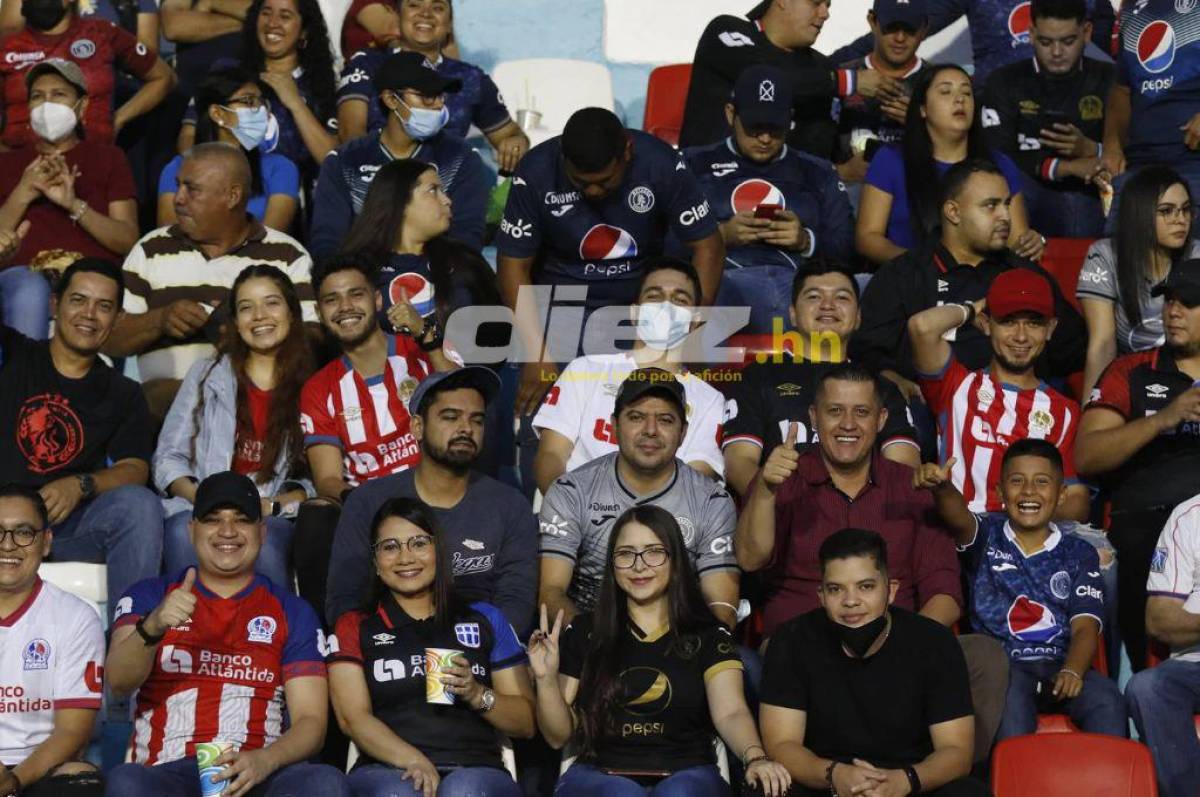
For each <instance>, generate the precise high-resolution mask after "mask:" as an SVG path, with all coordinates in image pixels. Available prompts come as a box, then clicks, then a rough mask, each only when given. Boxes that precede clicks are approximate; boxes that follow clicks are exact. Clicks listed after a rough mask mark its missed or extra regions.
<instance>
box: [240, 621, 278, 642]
mask: <svg viewBox="0 0 1200 797" xmlns="http://www.w3.org/2000/svg"><path fill="white" fill-rule="evenodd" d="M277 627H278V626H277V624H276V622H275V618H274V617H268V616H267V615H265V614H260V615H259V616H258V617H255V618H254V619H253V620H251V621H250V622H248V623H246V639H248V640H249V641H251V642H268V643H269V642H271V641H272V640H274V639H275V629H276V628H277Z"/></svg>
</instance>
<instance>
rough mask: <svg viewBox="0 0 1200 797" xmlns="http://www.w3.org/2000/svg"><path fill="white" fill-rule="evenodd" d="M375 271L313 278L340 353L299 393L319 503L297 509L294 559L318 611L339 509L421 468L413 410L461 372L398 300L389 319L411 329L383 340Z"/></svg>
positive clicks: (344, 266) (366, 268)
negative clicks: (368, 488) (435, 378)
mask: <svg viewBox="0 0 1200 797" xmlns="http://www.w3.org/2000/svg"><path fill="white" fill-rule="evenodd" d="M372 272H373V266H372V265H371V264H368V263H365V262H362V261H359V260H357V259H354V258H340V259H336V260H331V261H329V262H327V263H325V264H323V266H322V268H321V269H320V270H319V271H318V273H317V274H316V275H314V278H313V287H314V292H315V294H316V296H317V315H318V316H319V317H320V319H321V324H322V326H324V328H325V330H326V332H327V333H328V334H329V335H330V336H331V337H332V338H333V339H334V340H336V341H337V342H338V344H339V345H340V347H341V349H342V356H341V357H338V358H337V359H336V360H334V361H332V362H330V363H329V364H328V365H326V366H325V367H324V368H322V369H321V370H320V371H318V372H317V373H315V374H313V376H312V377H311V378H310V379H309V380H308V382H307V383H306V384H305V385H304V391H303V392H302V393H301V395H300V425H301V427H302V428H303V430H304V446H305V451H306V453H307V456H308V465H309V468H310V469H311V470H312V479H313V484H314V486H315V487H316V488H317V496H318V497H317V498H316V499H314V500H312V501H308V502H306V503H305V504H304V505H303V506H301V508H300V515H299V517H298V518H297V520H296V540H295V543H294V544H293V556H294V558H295V563H296V573H297V576H298V578H299V583H300V594H301V595H303V596H304V598H305V599H306V600H308V601H309V602H310V603H311V604H312V605H313V608H314V609H316V610H317V613H318V614H321V613H322V612H323V610H324V606H325V576H326V573H327V568H328V564H329V550H330V546H331V545H332V544H333V529H334V527H335V526H336V525H337V515H338V511H339V509H340V507H341V505H342V503H344V502H345V500H346V497H347V495H348V494H349V493H350V492H351V491H352V490H353V489H354V488H355V487H357V486H358V485H359V484H362V483H364V482H367V481H370V480H371V479H378V478H380V477H382V476H388V475H390V474H393V473H399V472H400V471H402V470H406V469H408V468H410V467H412V466H413V465H414V464H416V462H417V460H418V459H419V458H420V456H421V455H420V450H419V448H418V446H417V441H416V438H415V437H414V436H413V434H412V431H411V430H410V428H409V420H410V419H409V414H408V408H407V406H406V405H407V403H408V401H409V399H410V397H412V396H413V394H414V392H415V391H416V389H417V385H418V383H419V382H421V380H423V379H425V378H426V377H427V376H429V375H430V374H431V373H433V372H435V371H447V370H450V369H452V368H454V367H456V366H455V363H454V362H453V361H451V360H450V359H449V358H448V357H447V356H446V354H445V353H444V352H443V351H442V340H441V337H440V336H439V334H438V332H437V330H436V329H434V328H433V327H432V326H426V325H424V322H423V321H421V320H420V316H419V314H418V313H417V312H416V310H415V309H413V307H412V303H411V302H408V301H400V302H397V303H395V304H394V305H393V306H392V307H391V308H390V309H389V310H388V318H389V320H391V321H392V323H393V326H394V327H395V328H397V329H401V328H407V329H412V330H414V331H413V333H412V334H398V335H386V334H384V332H383V330H382V329H381V328H380V325H379V321H378V313H379V312H380V310H381V309H382V308H383V298H382V296H380V294H379V292H378V290H376V288H375V283H374V281H373V279H372V276H371V275H372ZM405 321H407V322H408V323H405ZM418 324H420V325H421V327H420V328H419V329H418ZM334 618H335V619H336V615H334Z"/></svg>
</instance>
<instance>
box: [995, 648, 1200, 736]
mask: <svg viewBox="0 0 1200 797" xmlns="http://www.w3.org/2000/svg"><path fill="white" fill-rule="evenodd" d="M1060 669H1062V662H1058V661H1012V662H1009V665H1008V694H1007V699H1006V701H1005V704H1004V717H1003V718H1002V719H1001V720H1000V730H999V731H998V732H997V733H996V738H997V740H1003V739H1007V738H1009V737H1010V736H1023V735H1025V734H1028V733H1033V732H1034V731H1036V730H1037V717H1038V711H1037V704H1036V702H1035V700H1036V698H1035V695H1034V690H1035V689H1036V687H1037V682H1038V681H1039V680H1041V679H1049V680H1053V678H1054V676H1055V674H1056V673H1057V672H1058V671H1059V670H1060ZM1058 705H1059V706H1060V707H1061V708H1062V711H1063V713H1064V714H1066V715H1067V716H1069V717H1070V718H1071V721H1072V722H1074V723H1075V724H1076V725H1078V726H1079V728H1080V730H1083V731H1086V732H1087V733H1104V734H1107V735H1109V736H1120V737H1126V736H1128V735H1129V733H1128V731H1129V718H1128V716H1127V714H1126V712H1125V701H1124V700H1123V699H1122V698H1121V690H1120V689H1119V688H1118V687H1117V685H1116V684H1115V683H1114V682H1113V681H1112V679H1111V678H1105V677H1104V676H1103V675H1101V674H1100V673H1098V672H1096V671H1095V670H1088V671H1087V672H1085V673H1084V674H1083V691H1082V692H1080V693H1079V696H1078V697H1075V698H1072V699H1071V700H1064V701H1062V702H1061V703H1059V704H1058ZM1193 736H1194V734H1193Z"/></svg>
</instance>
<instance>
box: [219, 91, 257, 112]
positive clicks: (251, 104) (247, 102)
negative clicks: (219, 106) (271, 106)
mask: <svg viewBox="0 0 1200 797" xmlns="http://www.w3.org/2000/svg"><path fill="white" fill-rule="evenodd" d="M225 104H226V105H240V106H242V107H243V108H249V109H250V110H252V111H257V110H258V109H259V108H263V107H265V106H266V104H267V101H266V100H264V99H263V98H262V97H259V96H255V95H254V94H243V95H242V96H240V97H230V98H229V101H228V102H226V103H225Z"/></svg>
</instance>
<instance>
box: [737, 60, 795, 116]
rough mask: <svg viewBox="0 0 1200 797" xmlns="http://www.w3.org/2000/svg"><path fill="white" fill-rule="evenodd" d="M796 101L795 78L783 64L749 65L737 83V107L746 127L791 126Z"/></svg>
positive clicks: (739, 76)
mask: <svg viewBox="0 0 1200 797" xmlns="http://www.w3.org/2000/svg"><path fill="white" fill-rule="evenodd" d="M792 102H793V95H792V81H791V80H790V79H789V78H788V76H787V74H786V73H785V72H784V71H783V70H782V69H780V68H779V67H775V66H770V65H769V64H754V65H752V66H748V67H746V68H745V69H743V70H742V73H741V74H740V75H738V79H737V82H735V83H734V84H733V108H734V110H735V111H736V112H737V115H738V118H739V119H741V120H742V127H744V128H746V129H753V128H756V127H774V128H779V129H782V130H788V129H790V128H791V126H792Z"/></svg>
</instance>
